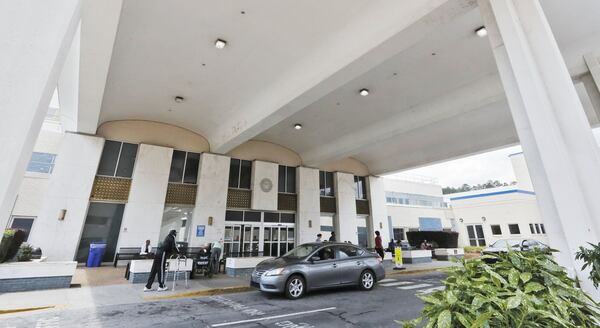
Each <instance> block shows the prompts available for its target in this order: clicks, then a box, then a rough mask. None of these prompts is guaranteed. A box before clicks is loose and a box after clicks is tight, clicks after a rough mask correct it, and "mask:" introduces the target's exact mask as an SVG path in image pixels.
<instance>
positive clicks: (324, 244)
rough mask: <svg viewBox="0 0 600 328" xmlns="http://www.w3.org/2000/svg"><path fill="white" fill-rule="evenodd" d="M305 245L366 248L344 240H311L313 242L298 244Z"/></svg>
mask: <svg viewBox="0 0 600 328" xmlns="http://www.w3.org/2000/svg"><path fill="white" fill-rule="evenodd" d="M304 245H310V246H326V245H327V246H354V247H358V248H364V247H362V246H359V245H355V244H350V243H343V242H339V241H323V242H311V243H304V244H302V245H298V246H304Z"/></svg>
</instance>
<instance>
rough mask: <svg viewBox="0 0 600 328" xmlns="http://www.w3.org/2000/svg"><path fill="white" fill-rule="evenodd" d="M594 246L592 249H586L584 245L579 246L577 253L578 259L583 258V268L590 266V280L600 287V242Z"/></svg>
mask: <svg viewBox="0 0 600 328" xmlns="http://www.w3.org/2000/svg"><path fill="white" fill-rule="evenodd" d="M588 244H590V245H591V246H592V249H586V248H584V247H583V246H580V247H579V251H578V252H577V253H575V259H576V260H582V261H583V262H584V263H583V267H581V270H585V268H587V267H588V266H589V267H590V277H589V278H590V280H591V281H592V283H594V287H596V288H598V284H599V283H600V243H598V245H594V244H592V243H588Z"/></svg>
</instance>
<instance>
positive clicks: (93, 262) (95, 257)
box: [86, 243, 106, 268]
mask: <svg viewBox="0 0 600 328" xmlns="http://www.w3.org/2000/svg"><path fill="white" fill-rule="evenodd" d="M105 251H106V244H96V243H91V244H90V252H89V253H88V259H87V263H86V266H87V267H90V268H94V267H99V266H100V263H102V258H103V257H104V252H105Z"/></svg>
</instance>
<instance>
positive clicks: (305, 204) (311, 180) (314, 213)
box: [296, 167, 329, 245]
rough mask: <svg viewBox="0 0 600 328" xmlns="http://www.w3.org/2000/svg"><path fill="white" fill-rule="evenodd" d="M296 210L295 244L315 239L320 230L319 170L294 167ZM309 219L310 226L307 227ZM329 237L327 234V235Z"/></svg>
mask: <svg viewBox="0 0 600 328" xmlns="http://www.w3.org/2000/svg"><path fill="white" fill-rule="evenodd" d="M296 188H297V192H298V212H297V215H296V234H297V235H296V240H297V241H296V244H298V245H300V244H303V243H308V242H312V241H315V239H316V238H317V234H318V233H319V232H320V230H321V203H320V201H321V199H320V193H319V170H318V169H311V168H308V167H298V168H297V169H296ZM309 221H310V222H311V226H310V227H309ZM323 237H324V238H325V235H323ZM327 238H329V236H327Z"/></svg>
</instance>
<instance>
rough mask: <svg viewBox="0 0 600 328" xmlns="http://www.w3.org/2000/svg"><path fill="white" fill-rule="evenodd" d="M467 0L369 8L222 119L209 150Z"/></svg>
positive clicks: (365, 67) (430, 26) (227, 144)
mask: <svg viewBox="0 0 600 328" xmlns="http://www.w3.org/2000/svg"><path fill="white" fill-rule="evenodd" d="M474 6H475V4H474V2H473V1H468V0H451V1H448V0H428V1H390V2H386V3H385V5H378V6H372V9H371V10H370V11H369V12H366V13H364V15H361V18H359V19H356V20H354V21H353V22H352V23H351V24H350V25H348V27H347V28H346V29H344V30H343V31H341V32H340V33H338V34H336V35H333V36H332V38H330V39H328V40H326V42H324V44H323V46H321V47H319V48H317V49H316V50H315V51H314V53H313V55H312V56H307V57H306V58H305V59H304V60H303V61H302V62H300V63H299V64H298V65H296V66H294V67H292V68H291V69H290V70H289V71H288V72H286V73H284V74H282V75H281V77H280V78H279V79H278V80H276V81H275V82H274V83H273V84H271V85H269V86H267V87H265V89H264V90H265V91H264V92H263V93H262V94H260V95H258V96H257V97H256V98H255V100H254V101H252V102H250V103H249V104H247V105H246V106H245V108H243V110H241V111H240V113H241V115H238V116H236V117H233V118H231V119H229V120H226V121H225V122H224V123H223V124H222V125H221V126H220V127H219V128H218V132H217V133H216V135H215V136H214V137H212V138H211V139H212V140H211V144H212V145H213V147H212V150H213V151H215V152H218V153H227V152H228V151H230V150H231V149H233V148H235V147H236V146H238V145H240V144H242V143H244V142H245V141H247V140H249V139H251V138H253V137H255V136H256V135H258V134H260V133H262V132H263V131H265V130H267V129H269V128H271V127H273V126H274V125H276V124H277V123H279V122H281V121H282V120H284V119H285V118H287V117H290V116H291V115H293V114H294V113H296V112H298V111H300V110H301V109H303V108H305V107H306V106H308V105H310V104H312V103H313V102H315V101H316V100H318V99H320V98H322V97H323V96H325V95H327V94H329V93H330V92H332V91H333V90H336V89H337V88H339V87H341V86H343V85H344V84H346V83H348V82H349V81H351V80H353V79H355V78H357V77H359V76H360V75H362V74H364V73H366V72H367V71H369V70H371V69H372V68H374V67H376V66H377V65H379V64H381V63H382V62H384V61H385V60H387V59H389V58H390V57H392V56H393V55H395V54H397V53H399V52H401V51H403V50H404V49H408V48H409V47H411V46H412V45H414V44H416V43H417V42H418V41H419V40H421V39H422V38H423V37H424V36H425V35H426V34H427V33H429V32H432V31H434V29H435V28H436V27H437V26H439V25H440V24H442V23H443V22H446V21H448V20H451V19H452V18H453V17H456V16H460V15H462V14H464V13H467V12H469V11H470V10H472V9H473V8H475V7H474Z"/></svg>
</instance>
